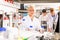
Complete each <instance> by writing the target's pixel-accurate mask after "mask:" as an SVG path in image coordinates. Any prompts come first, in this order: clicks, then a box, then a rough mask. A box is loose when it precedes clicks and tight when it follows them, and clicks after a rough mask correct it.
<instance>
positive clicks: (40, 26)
mask: <svg viewBox="0 0 60 40" xmlns="http://www.w3.org/2000/svg"><path fill="white" fill-rule="evenodd" d="M39 29H41V16H40V17H39Z"/></svg>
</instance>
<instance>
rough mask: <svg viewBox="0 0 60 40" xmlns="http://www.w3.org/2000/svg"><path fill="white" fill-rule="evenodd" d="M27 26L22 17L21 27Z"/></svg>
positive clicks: (23, 28)
mask: <svg viewBox="0 0 60 40" xmlns="http://www.w3.org/2000/svg"><path fill="white" fill-rule="evenodd" d="M25 28H26V23H25V22H24V21H23V19H21V25H20V29H21V30H25Z"/></svg>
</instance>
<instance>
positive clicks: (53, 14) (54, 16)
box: [48, 8, 58, 31]
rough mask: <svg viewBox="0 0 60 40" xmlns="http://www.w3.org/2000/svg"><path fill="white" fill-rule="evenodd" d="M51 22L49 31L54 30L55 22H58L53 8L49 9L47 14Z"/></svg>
mask: <svg viewBox="0 0 60 40" xmlns="http://www.w3.org/2000/svg"><path fill="white" fill-rule="evenodd" d="M48 16H49V18H50V20H51V21H50V22H51V24H52V25H51V29H53V30H52V31H54V30H55V29H56V25H57V21H58V14H57V13H55V12H54V9H53V8H50V13H49V14H48Z"/></svg>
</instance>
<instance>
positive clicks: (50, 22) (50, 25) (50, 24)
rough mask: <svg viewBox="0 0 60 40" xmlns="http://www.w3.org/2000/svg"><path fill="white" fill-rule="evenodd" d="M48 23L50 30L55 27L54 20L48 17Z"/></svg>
mask: <svg viewBox="0 0 60 40" xmlns="http://www.w3.org/2000/svg"><path fill="white" fill-rule="evenodd" d="M47 20H48V22H47V26H48V27H49V28H52V27H53V20H52V19H51V18H50V17H49V16H48V19H47Z"/></svg>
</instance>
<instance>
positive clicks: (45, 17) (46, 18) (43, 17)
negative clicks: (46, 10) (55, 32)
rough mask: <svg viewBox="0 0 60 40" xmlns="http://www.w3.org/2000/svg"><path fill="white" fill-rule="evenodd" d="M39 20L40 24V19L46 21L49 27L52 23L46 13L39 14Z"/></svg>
mask: <svg viewBox="0 0 60 40" xmlns="http://www.w3.org/2000/svg"><path fill="white" fill-rule="evenodd" d="M39 21H40V24H41V21H47V27H48V28H50V27H51V26H52V24H51V22H50V21H51V20H50V19H49V16H48V15H46V16H43V15H40V17H39ZM41 29H42V28H41Z"/></svg>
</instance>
